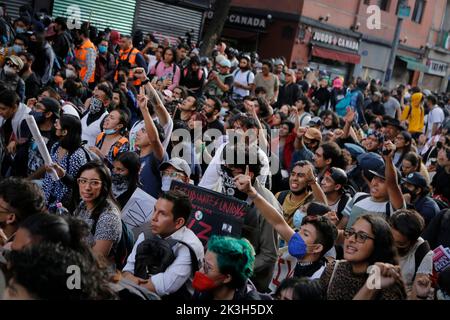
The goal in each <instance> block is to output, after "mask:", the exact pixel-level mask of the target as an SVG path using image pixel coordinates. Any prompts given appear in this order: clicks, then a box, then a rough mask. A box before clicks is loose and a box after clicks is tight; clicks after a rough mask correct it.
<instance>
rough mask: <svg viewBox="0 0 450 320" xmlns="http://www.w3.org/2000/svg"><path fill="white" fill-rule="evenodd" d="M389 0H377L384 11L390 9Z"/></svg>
mask: <svg viewBox="0 0 450 320" xmlns="http://www.w3.org/2000/svg"><path fill="white" fill-rule="evenodd" d="M389 4H390V1H389V0H377V5H378V6H379V7H380V9H381V10H383V11H389Z"/></svg>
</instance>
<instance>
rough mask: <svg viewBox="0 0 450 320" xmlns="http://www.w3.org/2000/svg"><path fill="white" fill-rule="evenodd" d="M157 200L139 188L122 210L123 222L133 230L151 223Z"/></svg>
mask: <svg viewBox="0 0 450 320" xmlns="http://www.w3.org/2000/svg"><path fill="white" fill-rule="evenodd" d="M155 203H156V199H155V198H153V197H152V196H151V195H149V194H148V193H147V192H145V191H144V190H142V189H140V188H137V189H136V191H134V193H133V195H132V196H131V197H130V200H128V202H127V204H126V205H125V207H124V208H123V209H122V220H123V222H124V223H125V224H126V225H127V226H128V227H130V228H131V229H133V228H136V227H139V226H141V225H142V224H144V223H145V222H148V221H150V218H151V216H152V213H153V208H154V207H155Z"/></svg>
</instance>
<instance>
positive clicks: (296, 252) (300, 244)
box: [288, 232, 306, 259]
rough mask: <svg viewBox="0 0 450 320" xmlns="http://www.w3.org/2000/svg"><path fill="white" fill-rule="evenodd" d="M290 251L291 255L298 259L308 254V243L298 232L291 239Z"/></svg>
mask: <svg viewBox="0 0 450 320" xmlns="http://www.w3.org/2000/svg"><path fill="white" fill-rule="evenodd" d="M288 251H289V254H290V255H291V256H293V257H296V258H297V259H301V258H303V257H304V256H305V254H306V243H305V241H304V240H303V238H302V237H301V236H300V235H299V234H298V233H297V232H296V233H294V235H293V236H292V237H291V239H289V243H288Z"/></svg>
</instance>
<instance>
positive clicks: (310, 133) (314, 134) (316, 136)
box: [305, 128, 322, 141]
mask: <svg viewBox="0 0 450 320" xmlns="http://www.w3.org/2000/svg"><path fill="white" fill-rule="evenodd" d="M305 137H306V138H308V139H311V140H317V141H322V133H320V131H319V129H316V128H308V129H307V130H306V133H305Z"/></svg>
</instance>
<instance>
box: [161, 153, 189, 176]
mask: <svg viewBox="0 0 450 320" xmlns="http://www.w3.org/2000/svg"><path fill="white" fill-rule="evenodd" d="M169 165H170V166H172V167H174V168H175V169H177V170H178V171H182V172H184V173H185V174H186V175H187V176H188V177H190V176H191V167H189V164H188V163H187V162H186V160H184V159H182V158H177V157H175V158H172V159H170V160H169V161H166V162H163V163H162V164H161V165H160V166H159V170H164V169H166V168H167V167H168V166H169Z"/></svg>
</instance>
